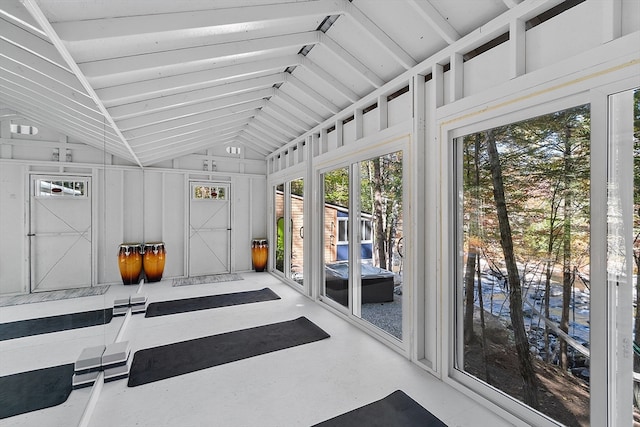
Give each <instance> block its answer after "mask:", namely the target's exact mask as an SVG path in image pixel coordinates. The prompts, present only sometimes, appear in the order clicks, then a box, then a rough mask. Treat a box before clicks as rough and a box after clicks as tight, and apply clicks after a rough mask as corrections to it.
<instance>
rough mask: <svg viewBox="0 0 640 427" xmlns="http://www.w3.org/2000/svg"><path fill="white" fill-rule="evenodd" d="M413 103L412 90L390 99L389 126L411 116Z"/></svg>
mask: <svg viewBox="0 0 640 427" xmlns="http://www.w3.org/2000/svg"><path fill="white" fill-rule="evenodd" d="M411 104H412V103H411V92H405V93H403V94H402V95H400V96H398V97H396V98H393V99H392V100H391V101H389V120H388V121H389V127H392V126H393V125H397V124H398V123H402V122H404V121H407V120H409V119H410V118H411Z"/></svg>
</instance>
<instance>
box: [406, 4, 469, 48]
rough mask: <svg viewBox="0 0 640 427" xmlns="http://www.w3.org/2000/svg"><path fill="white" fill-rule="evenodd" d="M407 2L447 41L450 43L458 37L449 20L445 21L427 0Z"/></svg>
mask: <svg viewBox="0 0 640 427" xmlns="http://www.w3.org/2000/svg"><path fill="white" fill-rule="evenodd" d="M409 4H410V5H411V6H412V7H413V8H414V9H415V11H416V12H418V14H419V15H420V16H421V17H422V18H423V19H424V20H425V21H427V22H428V23H429V25H430V26H431V27H432V28H433V29H434V30H435V31H436V33H438V35H439V36H440V37H442V38H443V39H444V41H446V42H447V43H449V44H451V43H453V42H455V41H456V40H458V39H460V34H459V33H458V32H457V31H456V29H455V28H453V26H452V25H451V24H449V21H447V20H446V19H445V18H444V17H443V16H442V15H441V14H440V12H438V10H437V9H436V8H435V7H433V5H432V4H431V3H430V2H429V0H409Z"/></svg>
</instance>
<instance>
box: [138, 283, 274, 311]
mask: <svg viewBox="0 0 640 427" xmlns="http://www.w3.org/2000/svg"><path fill="white" fill-rule="evenodd" d="M278 299H280V297H279V296H278V295H277V294H276V293H275V292H273V291H272V290H271V289H269V288H264V289H260V290H258V291H244V292H234V293H230V294H221V295H207V296H204V297H195V298H185V299H178V300H171V301H160V302H152V303H151V304H149V305H148V306H147V313H146V314H145V317H155V316H166V315H168V314H177V313H186V312H189V311H196V310H208V309H210V308H220V307H229V306H232V305H240V304H250V303H254V302H262V301H271V300H278Z"/></svg>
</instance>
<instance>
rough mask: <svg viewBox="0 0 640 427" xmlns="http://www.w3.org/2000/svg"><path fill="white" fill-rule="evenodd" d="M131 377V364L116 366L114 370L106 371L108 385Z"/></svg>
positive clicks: (105, 376)
mask: <svg viewBox="0 0 640 427" xmlns="http://www.w3.org/2000/svg"><path fill="white" fill-rule="evenodd" d="M127 377H129V364H128V363H125V364H124V365H121V366H116V367H113V368H109V369H105V370H104V382H105V383H108V382H110V381H115V380H119V379H122V378H127Z"/></svg>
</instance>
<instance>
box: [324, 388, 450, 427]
mask: <svg viewBox="0 0 640 427" xmlns="http://www.w3.org/2000/svg"><path fill="white" fill-rule="evenodd" d="M352 426H367V427H447V425H446V424H445V423H443V422H442V421H440V420H439V419H438V418H436V417H435V416H434V415H433V414H432V413H431V412H429V411H427V410H426V409H424V408H423V407H422V406H420V404H419V403H418V402H416V401H415V400H413V399H412V398H410V397H409V396H407V395H406V394H405V393H404V392H402V391H400V390H396V391H394V392H393V393H391V394H390V395H389V396H387V397H385V398H384V399H381V400H378V401H376V402H373V403H370V404H368V405H365V406H362V407H360V408H357V409H354V410H353V411H350V412H347V413H344V414H342V415H339V416H337V417H335V418H331V419H329V420H327V421H324V422H321V423H320V424H316V425H315V426H313V427H352Z"/></svg>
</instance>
